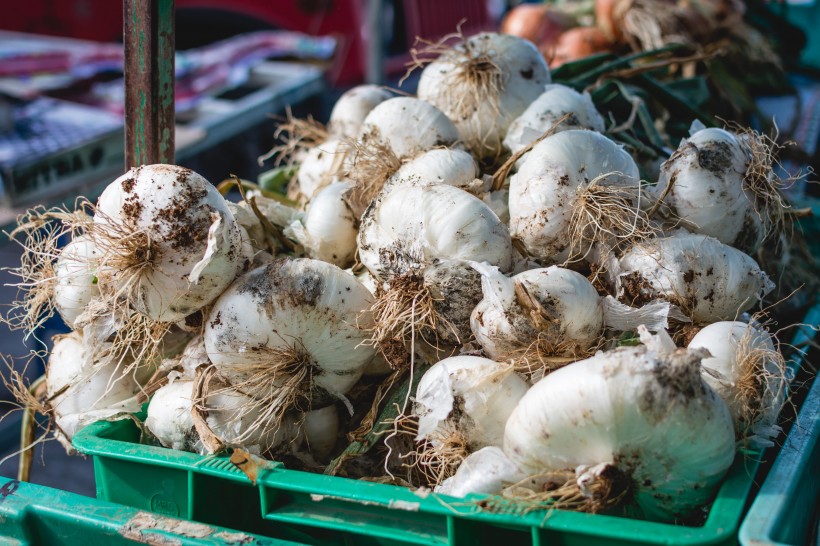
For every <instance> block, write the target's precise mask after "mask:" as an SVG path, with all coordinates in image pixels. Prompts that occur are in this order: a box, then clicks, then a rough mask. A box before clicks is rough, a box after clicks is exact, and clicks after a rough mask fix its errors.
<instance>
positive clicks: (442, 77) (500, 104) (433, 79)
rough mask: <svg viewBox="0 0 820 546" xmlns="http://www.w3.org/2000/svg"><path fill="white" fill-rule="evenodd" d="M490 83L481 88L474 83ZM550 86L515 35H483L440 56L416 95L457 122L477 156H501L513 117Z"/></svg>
mask: <svg viewBox="0 0 820 546" xmlns="http://www.w3.org/2000/svg"><path fill="white" fill-rule="evenodd" d="M482 80H484V81H487V80H491V81H492V82H493V83H492V84H490V85H489V86H487V87H484V88H482V86H480V85H479V84H477V83H476V82H477V81H482ZM548 83H550V71H549V68H548V67H547V64H546V62H545V61H544V58H543V57H542V56H541V54H540V53H539V52H538V50H537V49H536V48H535V46H534V45H533V44H532V43H531V42H528V41H527V40H523V39H521V38H518V37H516V36H511V35H507V34H497V33H493V32H483V33H480V34H476V35H475V36H471V37H470V38H467V39H466V40H465V41H464V42H462V43H460V44H457V45H456V46H455V47H454V48H453V49H452V50H449V51H445V52H443V53H442V54H441V55H440V56H439V57H438V58H437V59H436V60H434V61H433V62H431V63H430V64H428V65H427V66H426V67H425V68H424V70H423V71H422V73H421V77H420V78H419V85H418V96H419V98H420V99H423V100H425V101H428V102H429V103H430V104H433V105H435V106H436V107H438V108H440V109H441V111H443V112H444V113H445V114H446V115H447V117H449V118H450V119H452V120H453V122H455V124H456V127H458V132H459V134H460V136H461V140H462V141H463V142H464V143H465V144H466V145H467V147H468V148H469V149H470V150H471V151H472V152H473V153H474V154H475V155H477V156H480V157H490V156H498V155H500V154H501V153H502V151H503V149H502V140H503V139H504V135H506V133H507V130H508V128H509V126H510V124H511V123H512V121H513V120H514V119H515V118H517V117H518V116H519V115H521V113H522V112H523V111H524V110H525V109H526V108H527V106H528V105H529V104H530V103H532V101H534V100H535V99H536V98H537V97H538V96H539V95H540V94H541V93H542V92H543V91H544V86H545V85H546V84H548Z"/></svg>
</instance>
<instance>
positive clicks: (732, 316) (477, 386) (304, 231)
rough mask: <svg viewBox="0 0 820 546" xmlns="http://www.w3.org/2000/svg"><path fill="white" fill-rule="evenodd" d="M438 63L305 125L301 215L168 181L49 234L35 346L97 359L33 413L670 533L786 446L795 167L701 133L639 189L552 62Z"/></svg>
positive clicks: (733, 139)
mask: <svg viewBox="0 0 820 546" xmlns="http://www.w3.org/2000/svg"><path fill="white" fill-rule="evenodd" d="M434 52H436V53H440V54H441V56H440V57H439V58H438V59H437V60H434V61H432V62H429V64H427V65H426V66H425V67H424V68H423V73H422V78H421V82H422V83H421V84H420V88H419V98H413V97H405V96H402V97H392V96H391V95H390V94H387V93H385V92H383V91H382V90H380V89H377V88H373V87H369V86H363V87H362V88H356V89H354V90H352V91H351V92H349V93H347V94H346V95H344V96H343V97H342V99H340V101H339V104H338V105H337V107H336V108H335V109H334V111H333V115H332V116H331V121H330V124H329V126H328V128H324V127H321V126H319V125H318V124H316V123H312V122H311V123H309V122H297V121H296V120H290V122H289V124H288V132H289V134H288V135H287V142H286V143H285V144H284V145H283V146H282V147H280V148H279V149H278V151H279V152H282V151H287V152H288V153H289V154H290V156H291V157H290V158H289V161H290V162H291V164H292V165H293V166H294V167H298V174H294V175H293V177H292V180H291V181H290V187H289V190H288V193H289V195H290V196H291V197H293V199H292V200H290V201H289V200H287V199H284V198H283V197H281V196H280V197H278V198H277V199H274V198H272V197H270V196H268V195H266V192H265V191H264V190H261V189H259V188H254V189H249V188H248V187H247V185H245V184H240V186H241V189H242V190H243V193H242V197H243V199H242V201H241V202H239V203H229V202H227V201H226V200H225V199H224V198H223V196H222V195H221V194H220V193H219V192H218V191H216V189H215V188H214V187H213V186H211V185H210V184H209V183H208V182H207V181H205V180H204V179H202V178H201V177H200V176H199V175H197V174H196V173H193V172H192V171H190V170H188V169H184V168H181V167H175V166H170V165H148V166H144V167H139V168H136V169H132V170H131V171H129V172H128V173H126V174H125V175H123V176H122V177H121V178H119V179H117V180H115V181H114V182H113V183H112V184H111V185H110V186H109V188H108V189H107V190H106V191H105V192H104V193H103V195H102V196H101V197H100V199H99V200H98V202H97V204H96V205H92V204H90V203H85V204H83V206H82V207H80V209H79V210H77V211H74V212H69V211H43V210H38V211H32V212H31V213H29V215H28V216H27V217H25V218H24V219H23V221H22V222H21V226H20V228H19V229H18V230H17V232H16V233H15V235H16V236H19V237H21V240H22V242H23V244H25V245H26V246H27V247H28V248H29V249H30V250H31V252H32V255H34V256H37V259H36V260H29V261H28V262H26V263H25V264H24V266H23V267H22V268H21V269H20V271H19V273H20V275H21V276H22V277H23V281H22V283H21V286H22V287H23V288H24V293H25V296H26V297H25V298H23V300H22V301H21V302H20V307H18V309H17V312H16V314H15V313H13V314H12V316H10V317H9V318H10V320H11V321H12V322H14V323H15V324H17V325H18V326H20V327H23V328H27V329H29V330H33V329H34V328H35V327H36V325H37V324H39V323H40V322H41V321H42V320H43V319H44V318H45V317H47V316H49V315H50V314H51V313H53V312H54V311H56V312H58V313H59V314H60V315H61V316H62V317H63V318H64V320H65V321H66V323H67V324H68V325H70V326H71V327H72V328H73V330H74V331H73V332H72V333H71V334H69V335H68V336H64V337H61V338H60V339H59V340H56V341H55V346H54V349H53V351H52V353H51V356H50V359H49V365H48V372H47V374H48V393H47V394H46V395H44V396H42V397H40V398H37V399H36V400H35V401H34V402H36V403H37V404H39V407H40V409H41V410H42V411H44V412H47V413H49V414H50V415H52V416H53V417H54V419H53V426H54V430H55V432H56V434H57V435H58V436H59V437H61V438H63V439H64V440H70V438H71V436H72V434H73V433H74V432H76V431H77V430H79V428H80V427H82V426H84V425H86V424H88V423H89V422H92V421H93V420H97V419H116V418H123V417H124V416H127V415H128V414H130V413H133V412H137V411H138V410H139V409H140V404H141V403H142V402H144V401H146V400H148V398H149V397H150V398H151V401H150V404H149V405H148V408H147V419H145V428H146V430H147V431H148V432H149V433H150V436H151V437H152V438H153V441H155V442H157V443H159V444H161V445H163V446H166V447H170V448H174V449H185V450H191V451H196V452H200V453H219V452H222V451H224V450H226V449H228V448H236V447H241V448H244V449H249V450H251V451H254V452H256V453H261V454H265V455H267V456H269V457H273V458H279V459H283V458H284V459H285V460H286V461H288V464H293V465H296V466H297V467H299V468H306V469H311V470H320V471H321V470H322V469H324V471H325V472H328V473H337V474H343V475H348V476H357V477H367V478H371V479H380V480H389V481H391V480H392V481H394V482H395V483H402V484H406V485H410V486H413V487H430V488H435V489H436V491H437V492H439V493H441V494H443V495H453V496H459V497H460V496H464V495H467V494H470V493H486V494H494V495H499V496H498V497H495V498H496V500H495V501H493V502H490V503H488V504H487V505H486V506H488V507H489V508H495V509H499V510H500V509H505V506H507V505H510V504H512V505H515V506H518V507H524V508H525V509H527V510H535V509H547V508H556V507H557V508H567V509H578V510H586V511H591V512H598V511H605V510H613V509H615V508H616V507H618V506H620V507H622V508H623V509H624V510H625V511H626V512H627V513H630V514H634V515H638V516H641V517H646V518H650V519H656V520H662V521H667V520H674V519H678V518H681V517H686V516H688V515H690V514H691V513H692V512H694V511H696V510H697V509H698V508H699V507H701V506H703V505H704V504H706V503H708V502H709V500H710V499H711V498H712V496H713V495H714V493H715V491H716V488H717V487H718V485H719V484H720V482H721V479H722V477H723V476H724V475H725V473H726V471H727V470H728V468H729V466H730V465H731V464H732V462H733V460H734V458H735V456H736V445H737V443H740V444H744V445H745V444H748V443H757V444H764V445H765V444H766V443H767V442H770V438H771V437H772V436H773V435H774V434H776V433H777V426H776V425H777V414H778V412H779V409H780V407H781V406H782V405H783V404H784V402H785V396H786V386H787V384H786V373H785V366H784V361H783V357H782V356H781V355H780V353H779V351H778V344H777V340H776V339H775V338H774V337H772V336H771V335H770V334H769V333H768V332H767V331H766V327H765V325H764V324H763V322H762V321H761V320H760V319H759V317H758V318H756V319H752V318H750V317H749V315H748V314H747V313H748V312H753V311H754V310H755V308H756V307H758V306H759V304H760V303H761V301H762V299H763V298H764V297H765V296H766V294H767V293H769V292H770V291H771V290H772V288H773V283H772V282H771V281H770V279H769V277H768V276H767V274H766V273H765V272H764V271H763V270H761V268H760V267H759V265H758V263H757V262H756V261H755V260H754V259H753V258H752V257H751V256H750V255H749V254H747V253H746V252H754V251H755V250H756V249H757V248H759V247H760V246H761V245H765V244H766V241H768V240H770V239H771V238H772V237H773V236H776V235H777V234H778V233H779V231H778V230H779V229H780V227H781V226H782V224H783V222H784V219H783V213H782V207H784V206H785V203H784V201H783V200H782V199H781V198H780V197H779V193H778V191H779V188H778V178H777V177H776V176H775V174H774V173H773V172H772V169H771V166H772V162H771V156H770V155H761V154H762V153H764V154H771V149H770V148H769V147H767V146H768V144H767V141H766V140H765V139H762V138H760V137H758V136H757V135H755V134H753V133H749V132H740V133H738V132H734V131H732V130H731V129H726V130H724V129H716V128H704V127H700V126H697V125H694V126H693V129H692V131H693V132H692V135H691V137H690V138H688V139H686V140H684V141H683V142H682V143H681V144H680V147H679V149H678V150H677V151H676V152H674V153H673V154H672V155H671V157H669V158H668V161H666V163H664V165H663V168H662V169H661V174H660V177H659V179H658V180H648V181H647V180H641V178H640V175H639V169H638V166H637V164H636V162H635V160H634V159H633V157H632V156H631V155H630V150H628V149H626V148H624V147H623V146H621V145H619V144H616V143H615V142H614V141H613V140H611V139H610V138H608V137H607V135H606V134H605V133H603V132H602V131H603V129H605V122H604V120H605V119H606V116H605V115H602V114H604V113H599V112H597V111H595V108H594V106H593V105H592V104H591V102H590V101H589V97H588V96H584V95H582V94H579V93H577V92H575V91H572V90H570V89H567V88H564V87H563V86H560V85H556V84H550V71H549V69H548V67H547V66H546V63H545V62H544V60H543V59H542V57H541V56H540V55H539V54H538V52H537V50H536V49H535V47H534V46H533V45H532V44H530V43H529V42H526V41H523V40H520V39H517V38H513V37H510V36H500V35H495V34H480V35H478V36H474V37H472V38H469V39H466V38H465V39H463V41H462V42H460V43H458V44H456V45H455V46H453V47H452V48H449V49H448V48H444V47H443V46H441V45H436V47H435V48H434ZM419 64H425V63H424V62H421V57H419ZM283 159H287V158H283ZM295 171H296V169H295V168H293V167H291V168H289V171H288V172H291V173H295ZM713 194H715V197H711V196H712V195H713ZM718 196H719V199H718ZM715 209H717V210H718V211H720V212H721V213H722V214H717V215H715ZM710 215H711V216H710ZM713 216H717V217H719V218H716V219H714V220H712V219H710V218H711V217H713ZM717 220H722V221H725V222H727V224H725V225H724V224H718V222H717ZM55 223H56V225H58V226H59V227H57V228H55V227H54V225H55ZM60 236H67V237H70V238H71V242H70V243H69V244H68V245H66V246H65V247H63V249H62V251H60V250H58V246H57V244H56V243H57V239H58V238H59V237H60ZM342 268H348V269H342ZM18 390H20V389H18ZM390 392H392V393H393V394H394V396H392V398H391V397H390V396H388V394H387V393H390ZM396 393H398V394H397V395H396ZM393 399H396V400H399V403H398V404H395V405H394V406H393V407H390V406H391V404H389V403H388V400H393ZM397 409H398V411H396V410H397ZM368 434H369V435H373V434H376V435H379V438H380V439H379V441H378V442H377V443H378V446H377V447H374V449H372V450H370V452H367V453H351V452H349V451H347V450H346V451H345V452H344V453H341V450H342V449H344V445H345V444H346V443H347V442H345V440H344V437H345V435H347V437H348V438H357V439H361V438H362V437H364V436H366V435H368ZM357 456H358V457H357Z"/></svg>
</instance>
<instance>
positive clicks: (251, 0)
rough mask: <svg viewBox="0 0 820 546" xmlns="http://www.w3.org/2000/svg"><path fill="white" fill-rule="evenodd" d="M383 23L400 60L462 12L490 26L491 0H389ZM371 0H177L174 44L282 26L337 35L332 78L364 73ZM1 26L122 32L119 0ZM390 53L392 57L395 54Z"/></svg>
mask: <svg viewBox="0 0 820 546" xmlns="http://www.w3.org/2000/svg"><path fill="white" fill-rule="evenodd" d="M383 5H384V12H385V14H386V16H385V18H384V19H385V28H384V29H383V33H384V34H385V36H386V38H388V41H390V42H391V44H390V47H389V49H390V50H392V51H388V63H387V66H388V67H394V68H400V67H401V66H402V61H403V57H404V55H403V54H404V53H405V52H406V51H407V49H408V48H409V47H411V46H412V44H413V41H414V39H415V37H416V36H424V37H426V38H438V37H440V36H442V35H444V34H447V33H449V32H452V31H453V30H455V28H456V25H457V24H458V23H459V21H461V20H462V19H465V20H466V24H465V26H464V30H465V32H466V33H468V34H469V33H470V32H473V31H476V30H480V29H486V28H488V27H489V26H491V21H490V18H489V15H488V13H487V7H486V0H461V1H452V2H442V1H440V0H386V1H384V2H383ZM366 7H367V0H176V9H177V11H176V17H177V36H176V40H177V47H178V49H188V48H191V47H197V46H201V45H204V44H206V43H210V42H214V41H216V40H219V39H223V38H227V37H229V36H233V35H236V34H239V33H242V32H249V31H254V30H263V29H271V28H282V29H288V30H298V31H301V32H305V33H307V34H311V35H326V34H331V35H334V36H336V37H337V38H338V39H339V41H340V42H339V47H338V50H337V62H336V63H335V65H334V66H333V68H332V69H331V71H330V73H329V74H328V78H329V80H330V82H331V83H332V84H340V85H344V84H353V83H358V82H360V81H361V80H362V79H363V77H364V72H365V66H366V55H367V51H368V48H369V47H370V44H369V33H368V32H367V28H366V24H365V20H366V19H365V15H366V13H365V11H366ZM0 28H3V29H5V30H17V31H22V32H30V33H35V34H48V35H55V36H69V37H74V38H82V39H87V40H96V41H108V42H110V41H120V40H122V3H121V2H113V1H111V0H66V1H63V0H27V1H26V2H24V3H22V4H20V5H18V6H16V7H15V9H14V10H7V11H6V13H4V15H3V19H2V21H0ZM391 53H392V54H393V55H392V62H390V60H391V59H390V57H391Z"/></svg>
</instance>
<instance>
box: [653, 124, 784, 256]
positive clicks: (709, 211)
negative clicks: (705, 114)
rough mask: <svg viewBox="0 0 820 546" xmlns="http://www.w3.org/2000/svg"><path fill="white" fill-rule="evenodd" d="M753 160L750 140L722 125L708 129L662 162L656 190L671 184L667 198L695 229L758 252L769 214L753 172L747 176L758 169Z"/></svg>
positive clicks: (693, 229)
mask: <svg viewBox="0 0 820 546" xmlns="http://www.w3.org/2000/svg"><path fill="white" fill-rule="evenodd" d="M752 161H753V154H752V149H751V148H750V147H749V146H748V144H747V140H743V139H741V138H738V136H737V135H735V134H733V133H730V132H729V131H724V130H723V129H717V128H708V129H705V128H704V129H701V130H699V131H696V132H695V133H693V134H692V136H690V137H689V138H687V139H684V140H683V141H681V144H680V146H678V149H677V151H676V152H675V153H674V154H672V157H670V158H669V160H668V161H666V162H665V163H664V164H663V165H662V166H661V174H660V179H659V180H658V185H657V186H656V187H655V189H654V191H655V193H656V194H657V195H659V196H660V195H662V194H663V192H664V191H665V190H666V189H667V187H669V186H671V188H670V189H669V193H668V194H667V195H666V197H665V198H664V202H665V203H667V204H668V205H669V206H670V207H672V209H673V211H674V213H675V216H676V217H679V218H681V219H682V220H684V221H685V222H686V225H687V228H688V229H689V230H690V231H693V232H696V233H702V234H704V235H709V236H711V237H715V238H716V239H717V240H719V241H720V242H721V243H724V244H727V245H731V246H733V247H735V248H738V249H740V250H742V251H743V252H747V253H749V254H753V253H754V252H756V251H757V249H758V248H760V244H761V243H762V241H763V237H764V231H765V229H766V227H765V225H764V220H765V221H768V219H766V218H765V214H762V213H761V212H759V211H758V210H757V208H758V207H757V204H756V202H757V196H756V195H755V192H754V191H753V190H752V189H751V188H750V187H749V184H748V182H747V178H748V177H750V176H753V174H749V175H747V170H748V169H749V168H750V167H752V168H754V165H752ZM768 174H769V176H771V169H770V168H769V173H768ZM772 191H774V190H773V189H772Z"/></svg>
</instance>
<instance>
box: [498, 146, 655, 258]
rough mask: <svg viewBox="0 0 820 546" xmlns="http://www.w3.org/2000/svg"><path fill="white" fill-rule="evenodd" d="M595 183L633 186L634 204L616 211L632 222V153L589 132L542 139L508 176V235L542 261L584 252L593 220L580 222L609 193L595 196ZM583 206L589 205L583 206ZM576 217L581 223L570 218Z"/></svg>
mask: <svg viewBox="0 0 820 546" xmlns="http://www.w3.org/2000/svg"><path fill="white" fill-rule="evenodd" d="M593 182H594V184H593ZM593 187H594V188H596V189H601V190H606V189H607V188H613V187H614V188H615V191H617V190H618V189H622V188H630V189H634V190H635V200H634V202H630V203H629V204H628V205H627V206H626V208H625V209H624V208H623V207H622V206H621V207H619V208H621V209H623V210H620V211H616V212H617V213H620V214H621V215H622V216H625V217H626V218H625V219H626V222H625V224H626V225H631V222H630V221H629V220H630V219H631V218H633V217H635V216H636V215H637V214H638V212H637V210H638V208H639V203H638V202H637V198H638V196H639V195H640V193H639V188H640V176H639V175H638V167H637V165H636V164H635V161H634V160H633V159H632V157H631V156H630V155H629V154H628V153H626V152H625V151H624V150H623V149H622V148H621V147H620V146H618V145H617V144H615V143H614V142H612V141H611V140H609V139H608V138H606V137H605V136H603V135H600V134H598V133H594V132H592V131H581V130H569V131H562V132H560V133H557V134H554V135H552V136H549V137H547V138H545V139H544V140H542V141H541V142H539V143H538V144H536V145H535V146H534V147H533V149H532V150H531V151H530V152H529V153H528V154H527V155H526V157H525V159H524V162H523V164H522V165H521V168H520V169H519V170H518V172H517V173H516V174H514V175H513V176H512V177H511V179H510V195H509V206H510V233H511V234H512V236H513V237H514V238H517V239H519V240H520V241H521V242H522V243H523V245H524V247H525V248H526V250H527V252H529V254H530V255H531V256H533V257H534V258H536V259H538V260H542V261H544V262H546V263H558V262H561V261H563V260H565V259H566V258H567V257H571V256H568V254H573V255H580V256H584V255H586V254H587V253H589V252H590V247H591V245H592V243H594V242H595V241H596V239H598V236H597V235H595V234H593V235H589V234H588V233H587V231H588V229H587V228H589V227H591V226H594V224H595V222H589V221H586V222H585V221H583V220H584V219H585V218H586V217H593V218H594V217H595V213H596V209H600V207H597V206H596V203H600V202H601V200H602V199H605V198H606V195H607V193H608V192H603V193H602V196H601V197H598V198H596V193H595V192H593V191H591V190H592V188H593ZM627 200H628V201H631V199H627ZM587 204H589V205H590V206H589V208H586V209H585V208H584V207H585V206H586V205H587ZM607 213H609V211H607ZM579 215H580V217H581V220H582V221H581V222H580V223H579V222H574V221H573V220H574V218H577V217H578V216H579ZM602 220H604V221H606V220H607V219H606V218H602ZM598 223H599V224H600V223H601V222H598ZM603 235H607V233H606V232H604V233H603Z"/></svg>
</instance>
